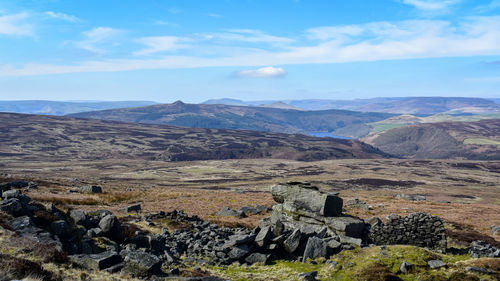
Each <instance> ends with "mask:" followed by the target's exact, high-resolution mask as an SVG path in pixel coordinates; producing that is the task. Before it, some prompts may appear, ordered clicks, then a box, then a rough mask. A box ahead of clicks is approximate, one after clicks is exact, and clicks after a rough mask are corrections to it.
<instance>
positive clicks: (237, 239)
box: [224, 234, 256, 247]
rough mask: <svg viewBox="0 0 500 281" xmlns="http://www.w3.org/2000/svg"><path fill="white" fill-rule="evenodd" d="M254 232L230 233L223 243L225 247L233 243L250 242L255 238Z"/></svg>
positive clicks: (233, 244)
mask: <svg viewBox="0 0 500 281" xmlns="http://www.w3.org/2000/svg"><path fill="white" fill-rule="evenodd" d="M255 237H256V235H255V234H235V235H231V236H230V237H229V239H228V241H227V242H226V244H225V245H224V246H225V247H232V246H235V245H240V244H246V243H251V242H253V241H254V240H255Z"/></svg>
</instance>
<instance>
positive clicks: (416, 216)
mask: <svg viewBox="0 0 500 281" xmlns="http://www.w3.org/2000/svg"><path fill="white" fill-rule="evenodd" d="M387 219H388V221H387V223H385V224H382V223H376V224H375V225H372V226H371V228H370V232H369V235H368V236H369V238H370V240H371V241H372V242H373V243H375V244H377V245H390V244H406V245H415V246H420V247H427V248H431V249H435V250H441V251H444V250H446V231H445V228H444V224H443V221H442V220H441V219H440V218H439V217H436V216H432V215H428V214H425V213H413V214H409V215H408V216H406V217H400V216H398V215H390V216H388V217H387Z"/></svg>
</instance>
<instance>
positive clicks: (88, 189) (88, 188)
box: [79, 185, 102, 193]
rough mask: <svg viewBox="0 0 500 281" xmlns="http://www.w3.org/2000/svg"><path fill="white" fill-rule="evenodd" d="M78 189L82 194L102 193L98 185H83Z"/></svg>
mask: <svg viewBox="0 0 500 281" xmlns="http://www.w3.org/2000/svg"><path fill="white" fill-rule="evenodd" d="M79 189H80V192H82V193H102V188H101V187H100V186H98V185H85V186H81V187H80V188H79Z"/></svg>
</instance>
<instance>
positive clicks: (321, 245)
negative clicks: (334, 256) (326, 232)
mask: <svg viewBox="0 0 500 281" xmlns="http://www.w3.org/2000/svg"><path fill="white" fill-rule="evenodd" d="M326 250H327V244H326V243H325V242H324V241H323V240H321V239H319V238H318V237H315V236H313V237H310V238H309V239H308V240H307V244H306V249H305V251H304V255H303V256H302V262H305V261H306V260H307V259H317V258H325V257H326V255H327V251H326Z"/></svg>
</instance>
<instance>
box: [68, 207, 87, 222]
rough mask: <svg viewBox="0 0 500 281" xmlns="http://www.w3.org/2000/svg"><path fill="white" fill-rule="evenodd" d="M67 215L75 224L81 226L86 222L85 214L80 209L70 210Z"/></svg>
mask: <svg viewBox="0 0 500 281" xmlns="http://www.w3.org/2000/svg"><path fill="white" fill-rule="evenodd" d="M69 216H70V217H71V218H72V219H73V222H74V223H75V224H78V225H83V226H85V225H86V224H87V214H86V213H85V212H84V211H82V210H72V211H71V212H70V213H69Z"/></svg>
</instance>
